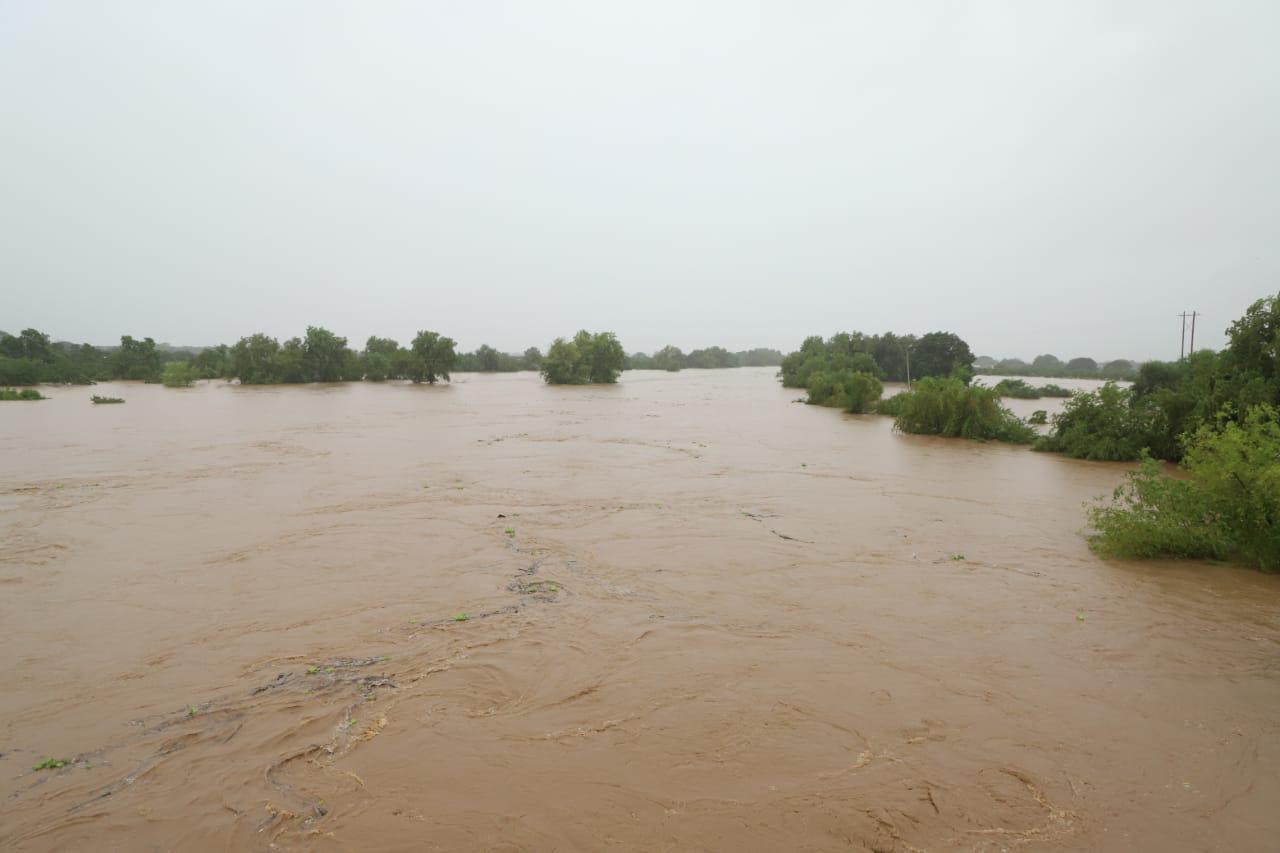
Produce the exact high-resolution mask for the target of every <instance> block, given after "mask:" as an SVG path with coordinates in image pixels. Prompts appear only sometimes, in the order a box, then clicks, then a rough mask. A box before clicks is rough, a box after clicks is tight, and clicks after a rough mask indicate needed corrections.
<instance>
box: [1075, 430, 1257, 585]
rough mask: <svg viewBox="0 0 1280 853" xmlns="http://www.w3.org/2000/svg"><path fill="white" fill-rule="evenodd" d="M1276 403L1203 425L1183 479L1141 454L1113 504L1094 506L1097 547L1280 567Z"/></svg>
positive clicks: (1190, 446) (1115, 552)
mask: <svg viewBox="0 0 1280 853" xmlns="http://www.w3.org/2000/svg"><path fill="white" fill-rule="evenodd" d="M1278 414H1280V413H1277V410H1276V409H1275V408H1274V407H1273V406H1269V405H1260V406H1255V407H1252V408H1250V409H1249V410H1248V412H1247V413H1246V415H1245V416H1244V418H1243V419H1242V420H1239V421H1232V420H1228V419H1225V418H1224V419H1222V420H1221V421H1220V422H1219V423H1218V424H1215V425H1204V426H1201V427H1200V428H1199V429H1197V430H1196V431H1195V432H1194V433H1193V434H1191V435H1190V436H1188V437H1187V440H1186V455H1185V457H1184V458H1183V461H1182V468H1183V470H1184V471H1185V473H1186V475H1187V476H1186V477H1185V478H1180V477H1171V476H1169V475H1167V474H1165V473H1164V472H1163V466H1162V465H1161V464H1160V463H1159V462H1157V461H1155V460H1154V459H1152V458H1150V457H1149V456H1145V455H1144V457H1143V461H1142V465H1141V466H1140V467H1139V468H1138V470H1137V471H1134V472H1132V473H1131V474H1130V475H1129V477H1128V479H1127V480H1126V482H1125V483H1124V484H1123V485H1121V486H1120V487H1119V488H1118V489H1116V491H1115V493H1114V494H1113V495H1112V500H1111V502H1110V503H1109V504H1099V505H1096V506H1094V507H1092V508H1091V509H1090V512H1089V521H1090V523H1091V524H1092V526H1093V528H1094V530H1095V531H1096V534H1095V535H1094V537H1093V539H1092V543H1093V545H1094V547H1095V548H1096V549H1097V550H1098V551H1099V552H1100V553H1102V554H1106V555H1109V556H1119V557H1144V558H1150V557H1191V558H1201V559H1217V560H1230V561H1232V562H1237V563H1241V564H1243V565H1247V566H1251V567H1254V568H1258V569H1262V570H1263V571H1277V570H1280V421H1277V416H1278Z"/></svg>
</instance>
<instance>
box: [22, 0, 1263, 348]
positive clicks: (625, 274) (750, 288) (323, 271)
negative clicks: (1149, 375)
mask: <svg viewBox="0 0 1280 853" xmlns="http://www.w3.org/2000/svg"><path fill="white" fill-rule="evenodd" d="M1277 290H1280V2H1276V0H1259V2H1234V0H1232V1H1231V2H1228V1H1227V0H1195V2H1173V0H1154V2H1124V0H1103V1H1102V2H1081V0H1063V2H1028V0H1010V2H1004V3H997V2H984V3H964V2H955V0H943V1H942V2H936V3H926V2H883V0H877V2H861V3H859V2H832V3H818V2H798V0H779V2H772V3H754V2H745V0H726V2H690V0H684V2H671V3H666V2H655V0H645V2H636V3H616V2H601V0H587V2H581V3H556V2H548V0H539V2H512V3H495V2H483V1H482V0H467V1H466V2H438V3H431V2H403V3H394V2H349V3H332V2H318V0H301V2H263V0H251V2H229V1H228V0H218V2H176V0H157V2H145V3H144V2H125V0H112V2H101V0H86V2H79V3H67V2H54V0H0V329H5V330H8V331H17V330H18V329H20V328H23V327H27V326H35V327H37V328H40V329H42V330H44V331H48V332H50V333H51V334H52V335H53V336H54V337H55V338H58V339H70V340H76V341H79V340H88V341H91V342H94V343H109V342H113V341H115V340H116V339H118V337H119V335H121V334H133V335H135V336H144V335H150V336H152V337H154V338H156V339H157V340H160V341H169V342H173V343H182V344H206V343H216V342H234V341H235V339H237V338H238V337H240V336H242V335H246V334H250V333H252V332H255V331H265V332H267V333H269V334H272V335H276V336H279V337H282V338H283V337H288V336H291V335H294V334H300V333H301V332H302V331H303V329H304V328H305V327H306V326H307V325H308V324H314V325H324V326H328V327H329V328H331V329H333V330H334V331H336V332H338V333H339V334H343V335H347V336H348V337H349V338H350V339H351V340H352V342H353V343H357V344H360V343H363V340H364V338H365V337H366V336H368V335H370V334H375V333H376V334H379V335H388V336H392V337H397V338H399V339H400V340H401V341H402V342H403V341H405V340H407V339H408V338H409V337H411V336H412V334H413V333H414V332H415V331H416V330H418V329H422V328H427V329H436V330H439V331H441V332H444V333H446V334H448V335H450V336H452V337H454V338H455V339H456V340H457V341H458V343H459V344H460V346H461V347H463V348H465V349H471V348H473V347H475V346H477V345H479V344H481V343H486V342H487V343H490V344H492V345H494V346H497V347H498V348H500V349H505V350H521V349H524V348H525V347H527V346H530V345H537V346H540V347H543V348H545V346H546V345H547V343H548V342H549V341H550V340H551V338H553V337H554V336H556V335H559V334H571V333H572V332H573V331H575V330H577V329H578V328H581V327H586V328H590V329H610V330H614V331H616V332H617V333H618V334H619V336H620V337H621V339H622V341H623V344H624V345H625V346H626V347H627V349H628V351H634V350H646V351H647V350H652V349H655V348H658V347H660V346H662V345H664V344H667V343H673V344H676V345H677V346H681V347H683V348H685V349H689V348H692V347H696V346H705V345H711V344H719V345H723V346H726V347H728V348H730V349H742V348H747V347H753V346H773V347H777V348H780V349H784V350H790V349H795V348H796V347H797V346H798V344H799V343H800V340H801V339H802V338H803V337H804V336H805V335H808V334H814V333H819V334H824V335H826V334H830V333H832V332H835V331H838V330H845V329H858V330H863V331H867V332H879V331H885V330H892V331H898V332H917V333H920V332H927V331H931V330H935V329H946V330H952V331H955V332H957V333H959V334H960V335H961V336H962V337H964V338H965V339H966V340H968V341H969V342H970V345H971V346H972V348H973V349H974V351H975V352H976V353H979V354H992V355H1017V356H1023V357H1030V356H1033V355H1036V354H1037V353H1041V352H1052V353H1055V354H1057V355H1060V356H1062V357H1064V358H1065V357H1072V356H1076V355H1090V356H1095V357H1103V358H1112V357H1135V358H1148V357H1176V355H1177V352H1178V338H1179V329H1180V326H1179V323H1180V321H1179V320H1178V318H1177V317H1176V315H1177V314H1178V313H1179V312H1181V311H1183V310H1193V309H1194V310H1198V311H1200V312H1202V313H1203V315H1204V316H1203V320H1202V322H1201V325H1200V326H1199V327H1198V331H1197V344H1200V343H1203V344H1204V345H1207V346H1215V347H1216V346H1218V345H1220V344H1221V342H1222V340H1223V338H1222V330H1223V328H1224V327H1225V326H1226V325H1227V324H1228V323H1230V321H1231V320H1233V319H1234V318H1236V317H1237V316H1239V315H1240V314H1241V313H1242V312H1243V310H1244V308H1245V307H1246V306H1247V305H1248V304H1249V303H1251V302H1252V301H1253V300H1255V299H1257V298H1259V297H1261V296H1264V295H1268V294H1274V293H1276V292H1277Z"/></svg>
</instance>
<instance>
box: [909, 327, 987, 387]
mask: <svg viewBox="0 0 1280 853" xmlns="http://www.w3.org/2000/svg"><path fill="white" fill-rule="evenodd" d="M972 369H973V352H972V351H971V350H970V349H969V345H968V344H967V343H965V342H964V341H963V340H961V338H960V337H959V336H958V335H955V334H952V333H951V332H930V333H929V334H927V335H924V336H923V337H921V338H920V340H919V341H917V342H916V345H915V346H914V347H912V349H911V376H912V378H913V379H914V378H917V377H925V376H950V375H952V374H953V373H955V372H956V371H957V370H960V371H962V372H963V371H969V370H972Z"/></svg>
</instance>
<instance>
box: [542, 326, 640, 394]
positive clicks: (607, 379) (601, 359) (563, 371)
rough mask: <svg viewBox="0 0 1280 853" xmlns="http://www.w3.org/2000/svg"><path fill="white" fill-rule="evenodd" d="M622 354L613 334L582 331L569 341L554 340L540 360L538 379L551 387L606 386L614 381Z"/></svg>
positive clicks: (621, 360) (622, 359)
mask: <svg viewBox="0 0 1280 853" xmlns="http://www.w3.org/2000/svg"><path fill="white" fill-rule="evenodd" d="M626 358H627V355H626V352H625V351H624V350H623V349H622V344H620V343H618V338H617V336H616V335H614V334H613V332H598V333H596V334H594V335H593V334H591V333H590V332H588V331H586V330H585V329H584V330H582V331H580V332H578V334H576V335H574V336H573V340H572V341H566V340H565V339H564V338H556V339H555V341H553V342H552V344H551V347H550V349H548V350H547V354H546V356H545V357H544V358H543V359H542V376H543V378H544V379H546V381H547V382H548V383H549V384H551V385H586V384H589V383H600V384H608V383H613V382H617V381H618V374H619V373H621V372H622V369H623V366H624V365H625V364H626Z"/></svg>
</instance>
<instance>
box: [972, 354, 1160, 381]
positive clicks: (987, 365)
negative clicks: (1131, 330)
mask: <svg viewBox="0 0 1280 853" xmlns="http://www.w3.org/2000/svg"><path fill="white" fill-rule="evenodd" d="M973 370H974V372H975V373H986V374H990V375H993V376H1038V377H1045V378H1056V379H1062V378H1070V379H1132V378H1133V377H1134V376H1136V375H1137V373H1138V364H1137V362H1133V361H1129V360H1128V359H1123V358H1118V359H1115V360H1113V361H1108V362H1106V363H1100V362H1097V361H1095V360H1093V359H1092V358H1088V357H1085V356H1081V357H1079V358H1073V359H1070V360H1069V361H1063V360H1062V359H1060V358H1058V357H1057V356H1056V355H1051V354H1048V353H1046V354H1044V355H1038V356H1036V357H1035V358H1034V359H1032V360H1031V362H1030V363H1027V362H1025V361H1023V360H1022V359H1020V358H1005V359H999V360H997V359H994V358H992V357H991V356H989V355H980V356H978V357H977V358H976V359H974V362H973Z"/></svg>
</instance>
